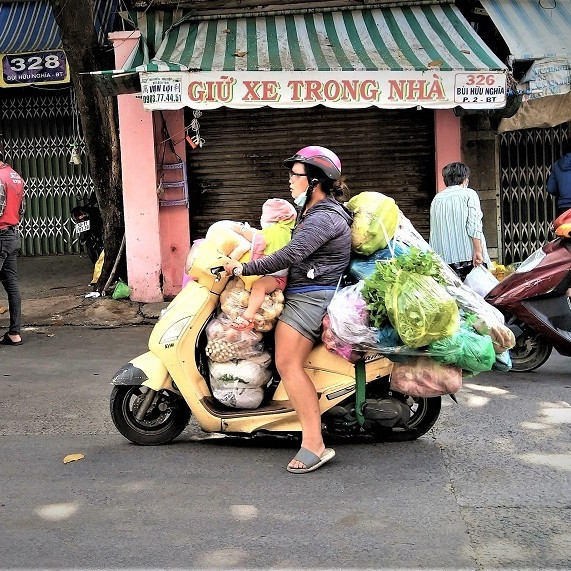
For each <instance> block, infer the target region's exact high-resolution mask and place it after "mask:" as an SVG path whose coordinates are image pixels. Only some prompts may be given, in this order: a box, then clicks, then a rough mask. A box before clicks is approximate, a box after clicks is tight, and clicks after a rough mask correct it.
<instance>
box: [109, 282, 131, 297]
mask: <svg viewBox="0 0 571 571" xmlns="http://www.w3.org/2000/svg"><path fill="white" fill-rule="evenodd" d="M130 295H131V288H130V287H129V286H128V285H127V284H126V283H125V282H124V281H123V280H119V281H118V282H117V284H116V285H115V289H114V290H113V295H112V297H113V299H125V298H126V297H129V296H130Z"/></svg>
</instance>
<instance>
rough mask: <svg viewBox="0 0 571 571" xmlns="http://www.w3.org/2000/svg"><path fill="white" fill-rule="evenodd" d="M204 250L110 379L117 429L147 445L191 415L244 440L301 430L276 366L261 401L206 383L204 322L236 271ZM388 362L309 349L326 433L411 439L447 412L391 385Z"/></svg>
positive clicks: (162, 439)
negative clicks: (219, 394)
mask: <svg viewBox="0 0 571 571" xmlns="http://www.w3.org/2000/svg"><path fill="white" fill-rule="evenodd" d="M217 257H218V259H215V260H214V267H213V264H212V262H213V257H212V251H209V250H208V249H205V250H204V251H203V252H202V253H201V249H199V250H198V254H197V255H196V258H195V259H194V262H193V263H192V267H191V269H190V271H189V275H190V277H191V279H192V280H193V281H191V282H190V283H188V284H187V285H186V286H185V287H184V288H183V289H182V291H181V292H180V293H179V294H178V295H177V296H176V297H175V299H174V300H173V301H172V302H171V303H170V304H169V306H168V307H167V309H166V310H165V311H164V313H163V315H162V316H161V318H160V319H159V320H158V322H157V324H156V325H155V327H154V328H153V331H152V332H151V336H150V338H149V351H148V352H147V353H144V354H143V355H140V356H139V357H136V358H135V359H133V360H132V361H130V362H129V363H128V364H127V365H125V366H124V367H123V368H121V369H120V370H119V371H118V372H117V373H116V375H115V376H114V377H113V380H112V384H113V385H114V387H113V390H112V393H111V403H110V404H111V416H112V419H113V422H114V424H115V426H116V427H117V429H118V430H119V432H120V433H121V434H122V435H123V436H125V438H127V439H129V440H130V441H132V442H134V443H136V444H141V445H158V444H165V443H167V442H170V441H171V440H173V439H174V438H176V437H177V436H178V435H179V434H180V433H181V432H182V431H183V430H184V428H185V427H186V425H187V424H188V422H189V420H190V417H191V414H192V415H194V417H195V419H196V421H197V423H198V425H199V426H200V427H201V429H202V430H204V431H205V432H210V433H212V432H217V433H224V434H228V435H239V436H261V435H266V436H267V435H268V434H275V435H296V434H300V433H301V426H300V424H299V421H298V418H297V416H296V413H295V410H294V409H293V406H292V404H291V402H290V401H289V399H288V396H287V393H286V391H285V388H284V386H283V383H282V382H281V381H280V379H279V377H278V374H277V371H274V377H273V379H272V381H270V384H269V386H268V388H267V389H266V396H265V398H264V400H263V402H262V404H261V405H260V406H259V407H258V408H255V409H247V410H245V409H236V408H230V407H227V406H225V405H223V404H221V403H220V402H218V401H217V400H216V399H215V398H214V397H213V396H212V391H211V388H210V382H209V370H208V359H207V356H206V352H205V349H206V345H207V337H206V326H207V324H208V323H209V321H210V320H211V319H212V318H213V317H214V316H215V315H216V312H217V307H218V303H219V297H220V294H221V292H222V291H223V290H224V287H225V286H226V283H227V282H228V280H229V277H228V276H227V275H226V274H225V272H224V271H223V266H222V265H221V264H222V263H223V262H224V260H226V259H227V258H225V257H224V256H222V255H218V256H217ZM391 368H392V364H391V362H390V361H389V360H388V359H386V358H385V357H383V356H382V355H380V354H372V353H369V354H366V355H365V356H364V358H363V359H362V360H361V361H359V362H358V363H356V364H355V365H353V364H352V363H350V362H349V361H347V360H345V359H343V358H342V357H340V356H338V355H336V354H333V353H331V352H329V351H328V350H327V349H326V348H325V347H324V346H323V345H322V344H319V345H317V346H316V347H315V348H314V349H313V350H312V352H311V353H310V355H309V357H308V359H307V362H306V364H305V370H306V372H307V374H308V375H309V376H310V378H311V379H312V381H313V383H314V384H315V388H316V390H317V393H318V396H319V405H320V408H321V413H322V419H323V429H324V434H325V436H327V435H328V434H330V435H336V436H352V435H355V436H366V437H371V438H373V439H374V440H385V441H405V440H414V439H416V438H418V437H420V436H422V435H423V434H425V433H426V432H427V431H428V430H430V428H431V427H432V426H433V425H434V423H435V422H436V420H437V418H438V415H439V414H440V406H441V399H440V397H434V398H412V397H409V396H407V395H403V394H400V393H396V392H394V391H391V390H390V387H389V374H390V372H391Z"/></svg>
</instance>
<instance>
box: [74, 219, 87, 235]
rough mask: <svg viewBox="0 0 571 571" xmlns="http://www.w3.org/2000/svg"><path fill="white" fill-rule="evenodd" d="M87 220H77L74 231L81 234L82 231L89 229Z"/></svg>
mask: <svg viewBox="0 0 571 571" xmlns="http://www.w3.org/2000/svg"><path fill="white" fill-rule="evenodd" d="M89 226H90V224H89V220H84V221H83V222H77V224H76V225H75V232H76V233H77V234H81V233H82V232H87V231H88V230H89Z"/></svg>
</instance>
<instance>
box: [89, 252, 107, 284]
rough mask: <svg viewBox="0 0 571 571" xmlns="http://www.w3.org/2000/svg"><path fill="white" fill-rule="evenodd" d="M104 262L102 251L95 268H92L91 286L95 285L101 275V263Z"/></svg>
mask: <svg viewBox="0 0 571 571" xmlns="http://www.w3.org/2000/svg"><path fill="white" fill-rule="evenodd" d="M104 261H105V252H104V251H103V250H102V251H101V254H99V258H98V259H97V262H95V268H93V278H91V284H90V285H94V284H96V283H97V280H98V279H99V276H100V275H101V270H102V269H103V262H104Z"/></svg>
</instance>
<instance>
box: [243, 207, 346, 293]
mask: <svg viewBox="0 0 571 571" xmlns="http://www.w3.org/2000/svg"><path fill="white" fill-rule="evenodd" d="M300 215H301V214H298V217H299V216H300ZM351 222H352V215H351V213H350V212H349V211H348V210H347V209H346V208H344V207H343V205H342V204H340V203H339V202H338V201H337V200H335V199H334V198H330V197H327V198H325V199H323V200H321V201H319V202H318V203H317V204H314V205H313V206H312V207H311V208H310V209H309V210H308V211H307V214H306V215H305V216H304V217H302V218H301V219H300V220H299V222H298V224H297V226H296V227H295V229H294V231H293V233H292V238H291V242H290V243H289V244H287V246H284V247H283V248H282V249H281V250H278V251H277V252H274V253H273V254H270V255H269V256H266V257H265V258H260V259H259V260H253V261H251V262H247V263H245V264H244V265H243V270H242V272H243V274H244V275H245V276H253V275H262V274H263V275H266V274H271V273H274V272H276V271H278V270H283V269H289V277H288V285H287V289H288V290H292V289H294V290H295V289H297V288H305V287H308V286H309V287H312V288H315V287H317V286H320V287H321V286H323V287H324V289H329V288H331V287H336V286H337V284H338V282H339V278H340V277H341V276H342V275H343V272H344V271H345V268H346V267H347V265H348V264H349V256H350V253H351V227H350V224H351Z"/></svg>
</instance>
